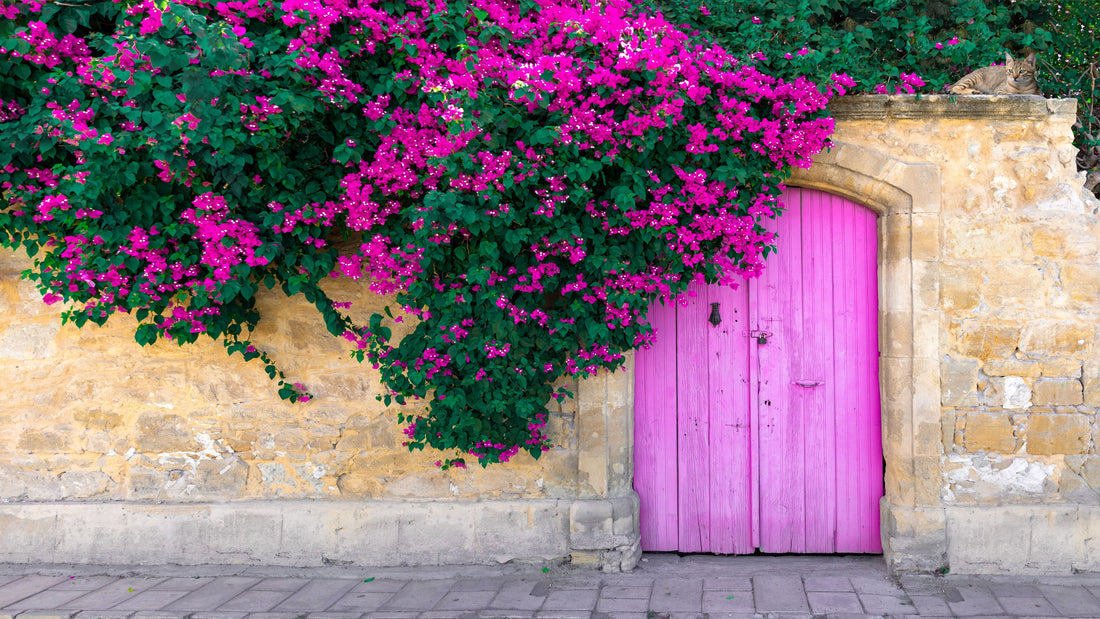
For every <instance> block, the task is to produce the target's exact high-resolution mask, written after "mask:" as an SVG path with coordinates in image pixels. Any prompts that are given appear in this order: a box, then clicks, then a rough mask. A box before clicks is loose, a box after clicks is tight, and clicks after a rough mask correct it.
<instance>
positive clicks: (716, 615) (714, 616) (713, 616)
mask: <svg viewBox="0 0 1100 619" xmlns="http://www.w3.org/2000/svg"><path fill="white" fill-rule="evenodd" d="M763 616H764V615H758V614H756V613H748V612H735V613H723V612H711V613H707V617H708V619H760V618H761V617H763Z"/></svg>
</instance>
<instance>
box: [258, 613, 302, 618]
mask: <svg viewBox="0 0 1100 619" xmlns="http://www.w3.org/2000/svg"><path fill="white" fill-rule="evenodd" d="M302 617H305V615H304V614H302V613H249V614H248V618H247V619H301V618H302Z"/></svg>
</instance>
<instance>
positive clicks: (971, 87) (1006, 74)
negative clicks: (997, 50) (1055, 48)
mask: <svg viewBox="0 0 1100 619" xmlns="http://www.w3.org/2000/svg"><path fill="white" fill-rule="evenodd" d="M947 92H949V93H951V94H953V95H1040V96H1042V94H1043V93H1042V92H1041V91H1040V90H1039V84H1038V82H1036V81H1035V54H1031V55H1030V56H1028V57H1027V58H1023V59H1019V58H1013V57H1012V54H1009V53H1008V52H1005V64H1004V66H991V67H982V68H981V69H978V70H977V71H972V72H970V73H968V74H967V75H966V77H964V78H962V79H961V80H959V81H957V82H955V83H954V84H952V85H951V88H949V89H948V90H947Z"/></svg>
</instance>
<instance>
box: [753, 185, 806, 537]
mask: <svg viewBox="0 0 1100 619" xmlns="http://www.w3.org/2000/svg"><path fill="white" fill-rule="evenodd" d="M784 198H785V199H784V202H785V203H786V207H787V211H786V213H784V214H783V215H782V216H781V217H779V219H778V221H777V227H778V240H777V243H778V246H779V250H778V252H777V253H776V254H774V255H773V256H772V257H770V258H769V261H768V265H767V266H766V267H765V269H764V273H763V275H762V277H761V282H760V283H761V286H760V287H759V290H760V292H761V295H760V296H759V298H758V300H757V301H758V303H759V305H760V307H759V309H758V315H759V322H758V324H757V328H758V329H762V330H764V331H768V332H770V333H771V335H769V336H768V338H767V343H766V344H755V347H756V350H757V354H758V359H759V364H760V385H759V393H760V395H759V398H760V401H759V403H758V407H759V416H760V424H761V428H760V448H759V462H760V549H761V550H762V551H764V552H803V549H804V548H805V527H806V516H805V476H804V471H803V466H802V465H803V462H804V459H805V452H804V445H803V441H802V434H803V427H802V419H801V417H800V415H798V414H797V413H798V412H797V411H793V410H792V409H791V406H790V405H791V396H792V395H793V394H792V388H791V384H792V380H793V377H792V376H791V372H790V370H791V367H790V363H789V360H790V359H791V358H792V356H793V355H797V354H798V353H799V351H801V342H802V325H801V320H799V319H797V318H798V317H800V316H801V314H802V307H801V305H802V299H801V294H800V291H801V285H800V282H801V279H802V273H801V265H802V238H801V221H800V220H801V203H800V199H801V196H800V190H793V191H789V192H788V193H787V194H785V196H784Z"/></svg>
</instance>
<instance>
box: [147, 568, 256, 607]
mask: <svg viewBox="0 0 1100 619" xmlns="http://www.w3.org/2000/svg"><path fill="white" fill-rule="evenodd" d="M258 582H260V579H259V578H249V577H246V576H226V577H223V578H215V579H214V580H212V581H210V582H208V583H207V584H206V585H204V586H202V587H200V588H198V589H195V590H194V591H190V592H188V593H187V595H185V596H183V597H181V598H180V599H178V600H176V601H175V602H172V603H171V604H169V605H168V606H165V607H164V610H191V611H196V610H214V609H216V608H218V607H219V606H221V605H222V604H225V603H226V602H228V601H229V600H232V599H233V598H235V597H237V596H238V595H240V594H241V593H242V592H244V591H246V590H248V589H249V588H250V587H252V585H254V584H256V583H258ZM256 610H271V608H257V609H256Z"/></svg>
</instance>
